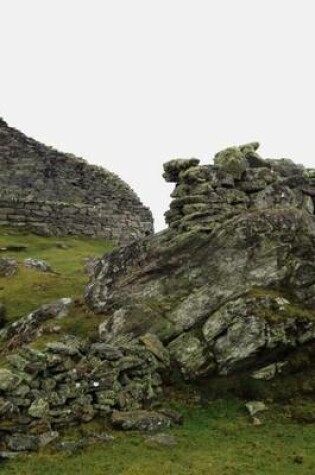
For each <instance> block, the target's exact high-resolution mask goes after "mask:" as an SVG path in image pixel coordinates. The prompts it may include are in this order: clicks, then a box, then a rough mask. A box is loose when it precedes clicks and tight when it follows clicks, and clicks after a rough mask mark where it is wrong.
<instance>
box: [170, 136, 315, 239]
mask: <svg viewBox="0 0 315 475" xmlns="http://www.w3.org/2000/svg"><path fill="white" fill-rule="evenodd" d="M258 147H259V144H258V143H251V144H247V145H243V146H240V147H230V148H228V149H226V150H223V151H221V152H219V153H217V154H216V155H215V157H214V165H200V164H199V160H198V159H195V158H193V159H188V160H185V159H177V160H171V161H169V162H167V163H165V164H164V175H163V176H164V178H165V180H166V181H167V182H173V183H176V186H175V189H174V191H173V193H172V195H171V196H172V198H173V200H172V202H171V205H170V209H169V210H168V211H167V212H166V213H165V218H166V222H167V223H168V224H169V226H170V228H172V229H174V230H177V231H179V232H185V231H190V230H192V229H194V228H198V229H204V230H205V231H211V230H213V229H214V228H215V227H216V226H217V225H218V224H220V223H222V222H224V221H226V220H227V219H229V218H231V217H233V216H235V215H237V214H240V213H243V212H244V211H246V210H254V209H261V208H274V207H294V208H300V209H305V210H306V211H307V212H309V213H310V214H314V206H315V170H307V169H305V168H304V167H303V166H302V165H296V164H295V163H293V162H292V161H291V160H289V159H281V160H272V159H269V160H268V159H267V160H264V159H262V158H261V157H260V156H259V155H258V153H257V149H258Z"/></svg>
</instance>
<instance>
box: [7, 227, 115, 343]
mask: <svg viewBox="0 0 315 475" xmlns="http://www.w3.org/2000/svg"><path fill="white" fill-rule="evenodd" d="M60 243H62V244H63V245H64V246H66V248H64V249H63V248H60V247H58V245H60ZM20 244H23V245H27V246H28V247H27V249H26V250H25V251H23V252H1V253H0V257H15V258H17V259H18V261H19V262H21V263H22V261H23V260H24V259H25V258H27V257H33V258H37V259H44V260H46V261H47V262H49V263H50V264H51V266H52V268H53V271H54V272H55V274H54V273H43V272H39V271H36V270H33V269H26V268H24V267H23V265H20V266H19V270H18V272H17V274H16V275H15V276H13V277H12V278H9V279H8V278H1V277H0V302H2V303H3V304H4V305H5V306H6V308H7V320H8V322H10V321H13V320H16V319H17V318H19V317H21V316H24V315H26V314H27V313H29V312H31V311H32V310H35V309H36V308H38V307H39V306H40V305H42V304H45V303H49V302H52V301H53V300H56V299H58V298H62V297H72V298H74V299H78V301H79V302H80V301H81V302H82V297H83V292H84V286H85V284H86V282H87V280H88V276H87V275H86V274H85V273H84V272H83V268H84V258H86V257H90V256H92V257H96V256H97V257H100V256H102V255H103V254H104V253H105V252H106V251H108V250H110V249H111V247H112V245H111V244H110V243H109V242H107V241H103V240H92V239H84V238H80V239H79V238H73V237H65V238H62V239H58V238H54V237H51V238H47V237H40V236H34V235H30V234H24V233H23V232H22V231H18V230H9V229H3V228H0V248H1V247H5V246H8V245H20ZM99 318H100V317H97V316H95V315H94V314H93V313H92V312H89V311H88V309H87V308H86V307H85V306H84V305H82V304H80V303H78V304H77V305H76V306H75V307H74V308H73V309H72V310H71V312H70V314H69V316H68V317H67V318H65V319H63V320H59V321H58V325H61V326H62V327H64V329H65V331H68V332H70V333H74V334H78V335H80V334H82V335H84V336H86V332H87V331H89V330H92V329H94V327H95V326H96V324H97V323H98V322H99Z"/></svg>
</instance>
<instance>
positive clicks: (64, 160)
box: [0, 118, 153, 243]
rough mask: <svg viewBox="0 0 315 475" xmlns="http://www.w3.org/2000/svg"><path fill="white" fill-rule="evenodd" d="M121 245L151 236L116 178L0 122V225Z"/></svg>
mask: <svg viewBox="0 0 315 475" xmlns="http://www.w3.org/2000/svg"><path fill="white" fill-rule="evenodd" d="M1 224H7V225H12V224H14V225H17V226H25V225H27V226H28V227H30V228H31V229H32V230H34V231H36V232H39V233H43V234H54V235H60V236H62V235H69V234H70V235H86V236H91V237H95V238H106V239H112V240H114V241H115V242H119V243H125V242H128V241H131V240H133V239H134V238H139V237H143V236H145V235H147V234H151V233H152V232H153V219H152V214H151V212H150V210H149V209H148V208H146V207H145V206H143V204H142V203H141V201H140V199H139V197H138V196H137V194H136V193H135V192H134V191H133V190H132V189H131V188H130V187H129V186H128V185H127V184H126V183H125V182H124V181H123V180H121V179H120V178H119V177H118V176H117V175H115V174H113V173H111V172H109V171H108V170H106V169H103V168H101V167H98V166H94V165H89V164H88V163H87V162H86V161H85V160H83V159H81V158H77V157H75V156H74V155H71V154H66V153H61V152H59V151H58V150H55V149H53V148H52V147H47V146H46V145H43V144H41V143H39V142H37V141H36V140H33V139H32V138H29V137H27V136H25V135H24V134H23V133H21V132H19V131H18V130H16V129H14V128H12V127H9V126H8V125H7V124H6V122H4V121H3V120H2V119H1V118H0V225H1Z"/></svg>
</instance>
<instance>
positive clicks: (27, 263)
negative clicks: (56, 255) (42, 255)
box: [23, 257, 52, 272]
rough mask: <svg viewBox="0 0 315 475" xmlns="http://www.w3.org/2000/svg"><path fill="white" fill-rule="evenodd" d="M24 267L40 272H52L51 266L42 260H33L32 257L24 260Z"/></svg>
mask: <svg viewBox="0 0 315 475" xmlns="http://www.w3.org/2000/svg"><path fill="white" fill-rule="evenodd" d="M23 264H24V267H27V268H29V269H36V270H39V271H41V272H52V268H51V265H50V264H49V263H48V262H46V261H43V260H40V259H34V258H32V257H28V258H27V259H24V262H23Z"/></svg>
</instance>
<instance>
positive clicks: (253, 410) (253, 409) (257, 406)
mask: <svg viewBox="0 0 315 475" xmlns="http://www.w3.org/2000/svg"><path fill="white" fill-rule="evenodd" d="M245 407H246V409H247V410H248V412H249V414H250V415H251V416H254V415H255V414H257V413H258V412H262V411H266V410H267V409H268V408H267V406H266V404H265V403H264V402H263V401H250V402H247V403H246V404H245Z"/></svg>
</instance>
